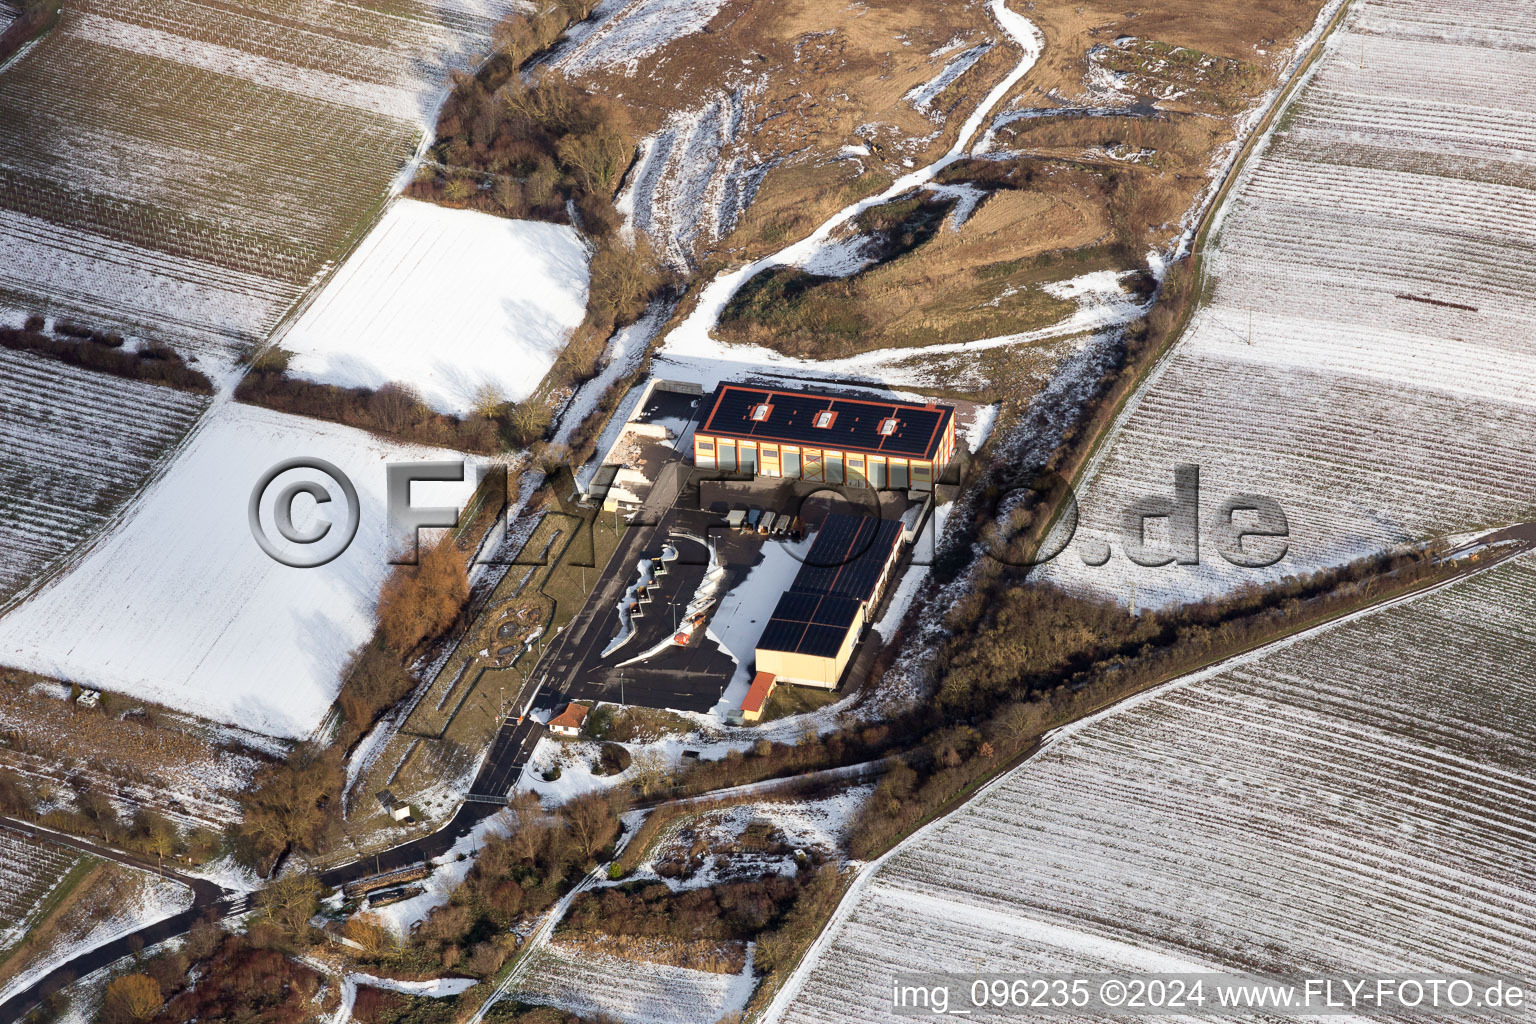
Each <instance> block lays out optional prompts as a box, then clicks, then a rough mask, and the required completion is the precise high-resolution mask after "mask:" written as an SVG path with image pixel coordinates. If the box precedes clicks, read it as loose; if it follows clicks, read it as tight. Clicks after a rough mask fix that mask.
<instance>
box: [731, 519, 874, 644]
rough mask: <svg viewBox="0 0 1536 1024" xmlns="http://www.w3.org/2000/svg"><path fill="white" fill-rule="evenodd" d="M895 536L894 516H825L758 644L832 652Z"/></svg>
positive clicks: (870, 594)
mask: <svg viewBox="0 0 1536 1024" xmlns="http://www.w3.org/2000/svg"><path fill="white" fill-rule="evenodd" d="M900 538H901V523H900V522H899V521H897V520H889V519H876V518H875V517H873V516H850V515H843V514H840V513H835V514H832V515H829V516H827V519H826V522H824V523H822V525H821V529H820V530H818V531H816V539H815V540H814V541H812V543H811V550H810V551H809V552H808V553H807V554H806V559H805V563H804V564H803V565H802V566H801V567H800V571H799V573H797V574H796V575H795V582H794V583H793V584H791V585H790V588H789V590H787V591H785V593H784V594H783V596H782V597H780V598H779V603H778V604H777V605H776V606H774V609H773V617H772V618H771V619H769V620H768V625H767V627H766V628H765V629H764V630H763V635H762V638H761V639H759V640H758V642H757V646H758V647H759V648H761V649H763V650H768V651H788V652H791V653H795V654H809V655H813V656H815V657H820V658H830V657H832V656H833V655H835V654H836V653H837V652H838V649H839V648H841V647H842V645H843V640H844V638H845V637H847V635H848V630H849V629H850V628H852V626H853V623H854V621H855V620H856V619H857V618H858V613H859V606H860V605H862V604H863V603H864V602H866V601H868V600H870V599H871V598H872V597H874V594H875V588H876V586H878V585H879V582H880V574H881V573H882V572H883V571H884V569H885V566H886V563H887V562H888V561H889V559H890V557H891V552H892V550H893V549H894V548H895V546H896V544H897V543H898V542H899V541H900Z"/></svg>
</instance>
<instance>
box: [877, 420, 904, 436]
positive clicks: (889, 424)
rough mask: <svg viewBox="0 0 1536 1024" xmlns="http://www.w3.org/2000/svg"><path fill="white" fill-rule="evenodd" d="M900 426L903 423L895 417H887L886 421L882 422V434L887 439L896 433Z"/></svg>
mask: <svg viewBox="0 0 1536 1024" xmlns="http://www.w3.org/2000/svg"><path fill="white" fill-rule="evenodd" d="M900 425H901V421H900V420H898V419H897V418H896V417H895V416H887V417H886V418H885V419H883V420H881V421H880V433H881V434H882V435H883V436H885V437H890V436H891V435H892V434H894V433H896V428H897V427H899V426H900Z"/></svg>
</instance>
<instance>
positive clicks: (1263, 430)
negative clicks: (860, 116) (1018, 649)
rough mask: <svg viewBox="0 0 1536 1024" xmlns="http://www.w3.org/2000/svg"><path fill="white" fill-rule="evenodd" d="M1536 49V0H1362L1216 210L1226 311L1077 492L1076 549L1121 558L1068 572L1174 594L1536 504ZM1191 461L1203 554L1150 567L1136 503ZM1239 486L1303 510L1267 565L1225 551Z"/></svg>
mask: <svg viewBox="0 0 1536 1024" xmlns="http://www.w3.org/2000/svg"><path fill="white" fill-rule="evenodd" d="M1450 12H1454V13H1450ZM1448 19H1451V20H1448ZM1455 19H1460V22H1461V24H1462V26H1463V27H1461V28H1452V27H1450V25H1451V23H1452V20H1455ZM1532 45H1536V12H1533V10H1532V9H1531V8H1530V7H1529V5H1516V6H1509V7H1507V8H1504V7H1501V8H1500V9H1499V11H1498V13H1497V14H1495V13H1493V12H1492V11H1491V10H1490V9H1489V8H1486V7H1485V6H1483V5H1479V4H1474V3H1453V4H1450V5H1449V7H1448V6H1447V5H1446V4H1444V3H1429V2H1426V0H1404V2H1401V3H1385V2H1375V0H1367V2H1361V3H1359V4H1357V5H1356V6H1355V7H1353V8H1352V9H1351V11H1350V14H1349V19H1348V21H1347V22H1346V24H1345V25H1344V26H1343V27H1342V28H1341V29H1340V30H1339V31H1338V32H1337V33H1336V34H1335V35H1334V36H1333V37H1331V38H1330V40H1329V42H1328V44H1327V50H1326V52H1325V55H1324V57H1323V59H1322V60H1321V61H1319V62H1318V64H1317V65H1316V66H1315V67H1314V69H1313V71H1312V72H1311V75H1310V78H1309V80H1308V82H1307V83H1306V85H1305V87H1304V88H1303V89H1302V90H1301V91H1300V93H1299V95H1298V96H1297V97H1296V98H1295V99H1294V100H1293V101H1292V108H1291V110H1290V111H1288V112H1287V115H1286V116H1285V117H1283V118H1282V119H1281V120H1280V122H1279V124H1280V127H1279V128H1277V129H1276V131H1275V132H1274V133H1273V134H1272V136H1271V137H1270V138H1269V139H1268V140H1266V142H1265V144H1264V147H1263V149H1262V150H1261V151H1260V152H1259V153H1258V154H1257V155H1256V156H1255V158H1254V159H1253V160H1251V161H1250V162H1249V164H1248V166H1247V167H1246V168H1245V170H1244V172H1243V174H1242V176H1241V177H1240V178H1239V179H1238V180H1237V182H1236V183H1235V184H1234V187H1233V191H1232V195H1231V198H1230V199H1229V200H1228V202H1227V204H1226V205H1225V207H1224V208H1223V210H1222V211H1221V212H1220V213H1219V215H1218V216H1219V219H1218V221H1217V223H1216V224H1215V226H1214V227H1213V231H1212V235H1211V237H1212V239H1213V240H1214V243H1215V247H1214V251H1213V252H1212V253H1211V256H1210V259H1209V262H1208V274H1209V276H1210V278H1211V280H1212V282H1213V284H1214V288H1213V293H1212V299H1211V301H1210V303H1209V304H1208V305H1207V306H1206V307H1204V308H1203V309H1202V310H1201V311H1200V313H1199V315H1198V316H1197V317H1196V319H1195V320H1194V322H1193V323H1192V324H1191V326H1190V328H1189V329H1188V330H1187V331H1186V332H1185V334H1184V336H1183V337H1182V338H1181V339H1180V341H1179V343H1178V346H1177V348H1176V349H1175V351H1174V353H1173V354H1172V356H1171V357H1170V358H1169V359H1168V360H1167V362H1166V363H1165V364H1164V365H1163V366H1162V367H1161V368H1160V369H1159V370H1158V372H1157V373H1156V374H1155V375H1154V377H1153V378H1152V379H1151V380H1150V381H1149V382H1148V384H1147V385H1146V386H1145V387H1144V388H1143V391H1142V393H1141V394H1140V395H1139V396H1138V398H1137V399H1136V401H1135V402H1134V403H1132V404H1131V406H1130V407H1129V408H1128V410H1127V412H1126V413H1125V415H1124V416H1123V417H1122V419H1121V421H1120V423H1119V424H1118V425H1117V428H1116V432H1115V434H1114V435H1113V437H1112V439H1111V442H1110V444H1108V445H1106V446H1105V448H1104V454H1103V455H1102V456H1101V457H1100V458H1099V459H1098V461H1097V464H1096V466H1095V467H1094V468H1093V469H1092V475H1091V476H1090V478H1089V480H1088V482H1087V484H1086V486H1085V487H1084V488H1082V489H1081V492H1080V498H1081V499H1082V527H1081V529H1080V530H1079V532H1078V540H1077V541H1076V542H1075V546H1076V545H1083V544H1092V545H1095V546H1099V548H1100V551H1102V545H1104V544H1109V545H1112V546H1113V548H1114V550H1115V554H1114V556H1113V558H1112V560H1111V561H1110V562H1109V563H1108V564H1107V565H1104V566H1102V567H1095V566H1090V565H1087V564H1085V561H1084V558H1083V557H1080V556H1079V554H1080V552H1079V550H1076V549H1070V550H1068V552H1067V553H1066V554H1065V555H1063V556H1062V557H1061V558H1058V559H1057V560H1056V561H1055V562H1054V563H1053V564H1052V565H1051V566H1050V568H1049V570H1048V572H1047V575H1048V577H1049V578H1051V579H1053V580H1056V581H1058V582H1061V583H1063V584H1066V585H1069V586H1072V587H1075V588H1082V589H1086V590H1091V591H1094V592H1097V593H1100V594H1103V595H1106V596H1110V597H1116V598H1118V599H1120V600H1131V599H1132V596H1133V595H1134V599H1135V600H1136V601H1137V602H1138V603H1139V604H1141V605H1143V606H1149V605H1162V604H1168V603H1174V602H1178V601H1182V600H1188V599H1193V598H1198V597H1202V596H1207V595H1211V594H1216V593H1222V592H1226V591H1230V590H1231V589H1232V588H1234V587H1237V586H1241V585H1243V584H1245V583H1256V584H1262V583H1265V582H1269V581H1272V580H1275V579H1277V578H1279V577H1280V576H1282V575H1285V574H1296V573H1301V572H1306V571H1310V570H1315V569H1318V568H1321V567H1324V566H1328V565H1335V564H1339V563H1342V562H1345V561H1348V560H1350V559H1352V558H1356V557H1360V556H1362V555H1365V554H1369V553H1372V552H1376V551H1380V550H1383V549H1387V548H1391V547H1393V546H1395V545H1398V544H1402V543H1405V542H1410V541H1414V540H1418V539H1423V538H1427V537H1433V536H1439V535H1443V534H1450V533H1457V532H1461V531H1464V530H1467V529H1472V528H1476V527H1479V526H1484V525H1489V524H1497V523H1507V522H1515V521H1520V520H1522V519H1525V518H1529V514H1530V509H1531V506H1532V503H1533V501H1536V487H1533V485H1532V477H1531V475H1530V473H1529V464H1530V457H1529V451H1528V448H1529V444H1528V439H1529V438H1530V436H1531V435H1532V434H1533V432H1536V397H1533V396H1536V387H1533V382H1536V355H1533V352H1532V349H1531V347H1530V346H1529V345H1528V344H1526V342H1525V339H1527V338H1528V337H1529V336H1530V334H1531V332H1532V329H1533V328H1536V313H1533V310H1532V307H1531V303H1530V301H1529V298H1530V296H1531V295H1532V294H1533V292H1536V269H1533V268H1536V260H1533V259H1532V255H1533V254H1536V231H1533V229H1532V225H1533V223H1536V205H1533V202H1532V199H1531V196H1530V193H1529V191H1528V190H1527V189H1525V188H1524V187H1522V186H1521V185H1520V184H1519V182H1521V181H1524V180H1528V179H1529V177H1530V175H1531V173H1532V168H1533V167H1536V95H1533V93H1532V91H1531V90H1530V89H1529V88H1526V87H1525V86H1524V85H1523V84H1522V83H1524V82H1526V81H1527V80H1528V77H1529V75H1530V74H1531V73H1532V72H1533V71H1536V60H1533V59H1532V57H1531V56H1530V53H1529V50H1528V47H1530V46H1532ZM1362 53H1364V54H1365V55H1366V57H1365V60H1364V66H1362V63H1361V55H1362ZM1178 463H1188V464H1195V465H1198V466H1199V467H1200V471H1201V480H1200V483H1201V501H1202V506H1203V515H1204V516H1205V517H1206V518H1205V520H1204V521H1203V522H1202V527H1203V537H1202V547H1201V551H1200V559H1201V563H1200V565H1198V566H1187V565H1171V566H1166V567H1157V568H1147V567H1140V566H1135V565H1132V564H1131V563H1130V562H1129V560H1128V559H1127V558H1126V557H1125V556H1124V554H1123V542H1122V536H1121V526H1120V524H1121V518H1122V515H1123V513H1124V511H1125V510H1126V509H1128V508H1130V507H1131V506H1132V504H1133V503H1134V502H1135V501H1136V500H1137V499H1138V498H1140V497H1141V496H1159V495H1161V496H1165V497H1167V496H1171V495H1172V493H1173V467H1174V466H1175V465H1176V464H1178ZM1236 494H1258V495H1265V496H1268V497H1270V498H1273V499H1275V500H1276V501H1277V502H1278V503H1279V505H1280V506H1281V508H1282V509H1283V510H1284V512H1285V515H1286V519H1287V522H1288V528H1289V543H1288V551H1287V553H1286V556H1285V558H1284V559H1283V560H1281V561H1280V562H1279V563H1277V564H1276V565H1274V566H1273V567H1272V568H1266V569H1244V568H1238V567H1235V566H1232V565H1230V564H1228V562H1227V561H1226V560H1224V559H1223V558H1222V557H1221V556H1220V555H1219V553H1218V552H1217V550H1216V547H1215V535H1214V532H1213V530H1212V528H1211V523H1212V522H1213V521H1214V520H1215V517H1216V516H1217V514H1218V511H1219V509H1220V508H1221V505H1222V502H1224V501H1225V500H1226V499H1227V498H1228V497H1229V496H1232V495H1236ZM1084 550H1086V549H1084Z"/></svg>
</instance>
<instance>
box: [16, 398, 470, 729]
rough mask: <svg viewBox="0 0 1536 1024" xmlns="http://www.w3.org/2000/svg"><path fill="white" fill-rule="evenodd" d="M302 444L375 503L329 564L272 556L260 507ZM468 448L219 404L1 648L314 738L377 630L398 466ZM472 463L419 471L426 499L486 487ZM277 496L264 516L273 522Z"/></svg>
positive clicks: (33, 602) (55, 669) (305, 524)
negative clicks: (261, 532) (392, 474)
mask: <svg viewBox="0 0 1536 1024" xmlns="http://www.w3.org/2000/svg"><path fill="white" fill-rule="evenodd" d="M297 456H314V457H319V458H322V459H325V460H327V461H329V462H331V463H333V464H334V465H336V466H337V467H338V468H340V469H341V470H342V471H343V472H344V473H346V474H347V475H348V476H349V477H350V478H351V480H352V481H353V483H354V484H355V486H356V488H357V494H358V498H359V502H360V506H361V513H360V527H359V529H358V532H357V538H356V540H355V541H354V542H353V544H352V545H351V547H349V548H348V549H347V550H346V552H345V553H344V554H342V555H341V556H340V557H338V558H337V559H336V560H335V561H333V562H330V563H329V564H327V565H324V566H321V567H319V568H312V569H295V568H289V567H287V566H285V565H280V564H279V563H277V562H276V561H274V560H272V559H271V558H269V557H268V556H267V555H266V554H265V553H263V552H262V550H261V549H260V548H259V547H258V546H257V544H256V541H255V539H254V538H253V536H252V532H251V529H250V526H249V523H248V519H247V511H246V508H247V503H248V501H249V499H250V495H251V490H252V488H253V487H254V486H255V485H256V483H257V480H258V478H259V477H260V476H261V475H262V473H264V472H265V471H266V470H268V468H269V467H272V466H274V465H275V464H276V463H278V462H279V461H281V460H284V459H288V458H293V457H297ZM454 458H456V456H455V455H454V454H453V453H450V452H444V451H437V450H432V449H423V448H414V447H406V446H401V445H396V444H391V443H388V442H384V441H380V440H379V439H377V438H374V437H372V436H370V435H368V434H365V433H363V432H361V431H357V430H352V429H350V428H347V427H340V426H335V425H332V424H324V423H317V422H312V421H308V420H304V419H300V418H298V417H294V416H287V415H284V414H282V413H276V412H272V411H270V410H266V409H259V408H255V407H252V406H245V405H237V404H226V405H222V406H219V407H218V408H216V409H215V410H214V411H213V412H212V413H211V414H210V415H209V416H208V418H207V419H206V420H205V421H204V423H203V425H202V427H201V428H200V430H199V432H198V433H197V434H196V435H195V436H194V438H193V440H192V442H191V443H190V445H189V446H188V447H187V449H186V450H184V451H183V452H182V453H181V454H180V456H179V457H178V458H177V460H176V462H175V463H174V464H173V465H172V466H171V467H170V469H169V470H168V471H167V473H166V475H165V476H164V477H162V478H161V479H160V480H159V481H158V482H157V483H156V484H155V485H154V486H153V487H152V488H151V489H150V490H149V491H148V492H147V493H146V494H145V495H144V497H143V498H142V499H141V501H140V503H139V504H138V505H137V506H136V507H135V508H134V509H133V510H132V512H131V514H130V515H128V517H127V518H126V521H125V522H123V523H122V524H121V525H119V526H118V527H117V528H116V530H115V531H114V532H112V533H110V534H109V535H108V536H107V537H106V538H104V539H103V540H102V541H101V542H99V543H98V544H97V546H96V547H95V548H94V549H92V550H91V551H90V552H89V553H88V554H87V555H86V556H85V558H84V559H83V560H82V561H81V562H80V563H79V564H77V565H76V566H75V567H74V568H73V569H72V570H70V571H69V572H68V573H67V574H65V575H63V576H62V578H60V579H58V580H57V581H56V582H54V583H53V584H52V585H50V586H49V587H47V588H46V589H44V590H42V591H41V592H39V593H37V594H35V595H33V597H32V598H31V599H30V600H28V601H27V602H25V603H24V604H22V605H21V606H20V607H18V608H16V609H14V610H13V611H11V612H10V613H9V614H8V615H6V616H5V617H4V618H3V619H0V661H4V662H6V663H8V664H12V665H15V666H17V667H20V668H25V669H29V670H32V671H36V672H39V673H43V674H47V675H53V676H56V677H59V678H63V679H68V680H74V681H78V682H80V683H82V684H84V685H88V686H91V687H97V688H104V689H109V690H118V691H122V692H125V693H129V694H132V695H135V696H139V697H143V698H145V699H149V700H154V701H157V702H159V703H163V704H167V705H170V706H171V707H175V708H179V709H182V710H185V711H189V712H192V713H194V714H197V715H201V716H203V717H207V718H212V719H214V720H216V721H221V722H229V723H232V724H237V725H240V726H243V727H245V728H248V729H252V730H258V731H261V732H265V733H268V734H271V735H275V736H284V737H292V738H302V737H305V736H307V735H309V733H310V732H311V731H312V730H313V729H314V728H315V726H316V724H317V723H318V722H319V721H320V718H321V717H322V715H324V713H325V711H326V708H327V707H328V706H329V704H330V702H331V699H332V698H333V697H334V695H335V693H336V688H337V686H338V682H339V679H338V673H339V671H340V669H341V667H342V665H343V664H344V663H345V661H346V658H347V655H348V653H349V652H350V651H351V650H352V649H353V648H355V647H356V646H357V645H359V644H361V643H362V642H364V641H365V640H366V639H367V638H368V637H369V636H370V635H371V633H372V631H373V624H374V608H375V605H376V601H377V598H378V589H379V585H380V584H381V583H382V581H383V579H384V576H385V574H386V573H387V571H388V570H389V565H388V562H387V559H388V557H389V555H390V543H389V539H388V537H387V531H386V527H385V514H384V508H385V498H384V485H385V480H384V463H385V462H387V461H402V460H422V459H435V460H449V459H454ZM466 476H467V477H468V478H469V479H467V480H466V481H465V482H464V483H462V484H459V483H432V484H418V485H416V487H415V488H414V491H413V496H412V501H413V503H414V504H416V505H433V506H437V505H450V504H451V505H458V504H461V503H462V502H463V501H464V500H465V499H466V498H467V497H468V495H469V493H470V492H471V491H472V490H473V488H474V485H475V481H474V470H473V467H472V466H471V467H470V469H469V471H468V472H467V473H466ZM290 477H292V478H294V479H298V478H300V477H307V478H313V479H321V480H323V478H317V477H314V476H313V474H303V473H294V474H287V475H285V476H283V477H282V478H280V479H279V481H277V483H278V484H279V485H286V484H287V483H288V482H289V480H290ZM332 487H333V488H334V485H332ZM274 491H275V488H269V491H268V493H269V494H272V493H273V492H274ZM271 500H272V499H271V498H268V499H267V501H268V504H264V506H263V513H262V514H263V522H264V524H265V525H266V530H267V532H269V533H271V531H272V527H273V524H272V521H271V512H270V508H271V505H270V502H271ZM340 504H341V502H340V501H338V502H336V503H335V505H333V506H332V507H336V506H339V505H340ZM294 509H295V526H296V527H298V528H299V529H300V530H304V529H308V528H309V526H310V524H311V523H312V522H314V521H315V520H316V519H318V518H319V517H318V514H317V511H316V506H315V505H314V504H313V502H311V501H310V499H308V498H300V499H299V500H298V501H296V502H295V503H294ZM338 518H340V517H339V516H338ZM337 532H339V528H338V531H337ZM272 535H273V536H275V533H274V534H272Z"/></svg>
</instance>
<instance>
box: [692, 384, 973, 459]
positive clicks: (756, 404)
mask: <svg viewBox="0 0 1536 1024" xmlns="http://www.w3.org/2000/svg"><path fill="white" fill-rule="evenodd" d="M765 406H766V409H764V407H765ZM704 407H705V408H706V409H708V410H709V412H708V413H707V414H706V415H705V417H704V422H703V423H702V424H701V425H700V427H699V430H698V432H699V433H701V434H713V435H716V436H721V437H736V438H750V439H752V440H754V441H769V442H781V443H784V444H801V445H809V446H810V447H813V448H816V447H821V448H835V449H838V450H841V451H861V452H869V453H872V454H877V455H895V456H898V457H901V458H915V459H932V458H935V457H936V456H937V455H938V451H939V444H940V442H941V441H942V440H943V439H944V432H945V430H946V429H947V428H948V426H949V422H950V420H952V419H953V418H954V415H955V410H954V409H953V408H952V407H950V406H947V405H932V404H930V405H918V404H916V403H912V402H886V401H870V400H868V399H863V398H836V397H834V396H832V395H816V394H811V393H810V392H806V391H774V390H769V389H765V388H749V387H744V386H742V385H740V384H722V385H720V387H719V388H718V389H717V390H716V391H715V393H714V394H713V395H712V396H710V398H709V399H708V400H707V401H706V403H705V406H704ZM828 413H830V414H831V415H827V414H828Z"/></svg>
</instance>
